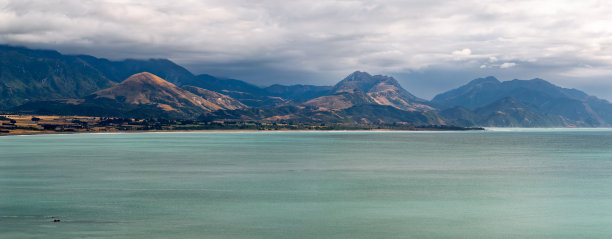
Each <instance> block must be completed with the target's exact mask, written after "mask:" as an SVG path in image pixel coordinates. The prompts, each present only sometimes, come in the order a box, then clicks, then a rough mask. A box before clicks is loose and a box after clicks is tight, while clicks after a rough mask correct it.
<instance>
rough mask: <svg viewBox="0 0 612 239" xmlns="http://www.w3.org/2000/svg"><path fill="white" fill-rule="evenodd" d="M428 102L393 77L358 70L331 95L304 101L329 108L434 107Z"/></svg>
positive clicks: (411, 108) (401, 108)
mask: <svg viewBox="0 0 612 239" xmlns="http://www.w3.org/2000/svg"><path fill="white" fill-rule="evenodd" d="M426 103H427V101H426V100H423V99H420V98H418V97H416V96H414V95H412V94H410V93H409V92H408V91H406V90H405V89H404V88H402V86H401V85H400V84H399V82H397V81H396V80H395V79H393V77H388V76H382V75H374V76H372V75H370V74H368V73H366V72H359V71H356V72H354V73H352V74H350V75H349V76H347V77H346V78H344V80H342V81H340V82H339V83H338V84H336V85H335V86H334V88H333V89H332V94H331V95H327V96H321V97H318V98H315V99H312V100H309V101H307V102H306V103H305V105H307V106H311V107H321V108H330V109H346V108H349V107H352V106H355V105H363V104H376V105H388V106H392V107H394V108H397V109H400V110H407V111H427V110H433V109H434V108H432V107H430V106H428V105H427V104H426Z"/></svg>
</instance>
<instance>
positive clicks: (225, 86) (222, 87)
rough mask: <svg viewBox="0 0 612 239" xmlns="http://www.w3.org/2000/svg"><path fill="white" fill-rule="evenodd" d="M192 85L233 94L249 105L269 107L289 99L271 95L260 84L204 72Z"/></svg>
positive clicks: (229, 94)
mask: <svg viewBox="0 0 612 239" xmlns="http://www.w3.org/2000/svg"><path fill="white" fill-rule="evenodd" d="M191 85H192V86H197V87H200V88H204V89H207V90H211V91H216V92H219V93H223V94H225V95H228V96H231V97H232V98H234V99H237V100H239V101H240V102H242V103H244V104H245V105H247V106H249V107H258V108H269V107H275V106H279V105H283V104H285V103H287V100H285V99H283V98H281V97H276V96H271V95H269V94H268V93H267V92H266V91H265V90H264V89H262V88H260V87H258V86H255V85H253V84H250V83H247V82H244V81H241V80H236V79H225V78H218V77H214V76H211V75H208V74H202V75H197V76H196V77H195V81H194V82H193V84H191Z"/></svg>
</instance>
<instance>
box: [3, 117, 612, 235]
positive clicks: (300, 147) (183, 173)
mask: <svg viewBox="0 0 612 239" xmlns="http://www.w3.org/2000/svg"><path fill="white" fill-rule="evenodd" d="M54 221H57V222H54ZM0 238H10V239H20V238H45V239H52V238H266V239H273V238H351V239H353V238H355V239H359V238H470V239H473V238H487V239H488V238H555V239H559V238H606V239H607V238H612V129H513V128H510V129H504V128H497V129H496V128H490V129H487V130H486V131H455V132H453V131H445V132H431V131H420V132H411V131H305V132H298V131H282V132H277V131H260V132H254V131H253V132H231V131H230V132H212V131H211V132H206V131H204V132H164V133H158V132H149V133H111V134H100V133H96V134H50V135H28V136H6V137H0Z"/></svg>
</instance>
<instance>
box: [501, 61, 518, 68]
mask: <svg viewBox="0 0 612 239" xmlns="http://www.w3.org/2000/svg"><path fill="white" fill-rule="evenodd" d="M515 66H516V63H514V62H506V63H504V64H501V65H500V66H499V68H502V69H506V68H512V67H515Z"/></svg>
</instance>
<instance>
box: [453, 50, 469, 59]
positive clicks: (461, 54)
mask: <svg viewBox="0 0 612 239" xmlns="http://www.w3.org/2000/svg"><path fill="white" fill-rule="evenodd" d="M452 54H453V56H454V58H455V60H463V59H466V58H468V57H469V56H470V55H472V50H470V49H468V48H465V49H463V50H460V51H453V53H452Z"/></svg>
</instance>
